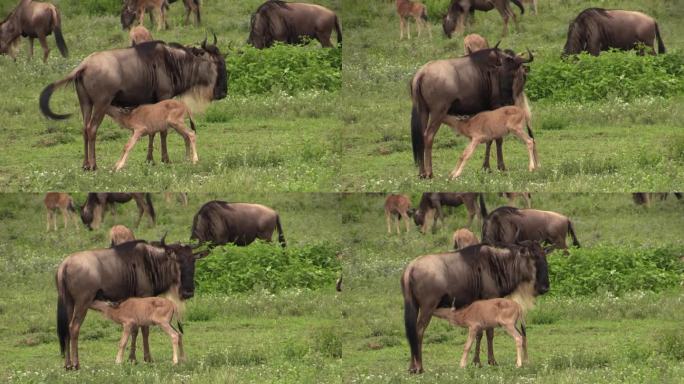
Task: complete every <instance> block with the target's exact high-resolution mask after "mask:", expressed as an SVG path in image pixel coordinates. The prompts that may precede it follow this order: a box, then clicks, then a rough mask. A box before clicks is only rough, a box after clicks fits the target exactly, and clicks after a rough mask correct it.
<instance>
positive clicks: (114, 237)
mask: <svg viewBox="0 0 684 384" xmlns="http://www.w3.org/2000/svg"><path fill="white" fill-rule="evenodd" d="M109 240H110V243H109V244H110V246H111V247H114V246H117V245H119V244H123V243H126V242H128V241H135V235H134V234H133V231H131V230H130V229H128V227H126V226H125V225H121V224H117V225H115V226H113V227H112V228H111V229H110V230H109Z"/></svg>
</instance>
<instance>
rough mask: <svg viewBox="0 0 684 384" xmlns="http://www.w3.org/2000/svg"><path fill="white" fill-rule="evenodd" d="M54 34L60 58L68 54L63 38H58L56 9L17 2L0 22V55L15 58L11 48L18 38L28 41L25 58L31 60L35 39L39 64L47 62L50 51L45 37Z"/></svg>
mask: <svg viewBox="0 0 684 384" xmlns="http://www.w3.org/2000/svg"><path fill="white" fill-rule="evenodd" d="M52 32H54V33H55V42H56V43H57V48H58V49H59V53H61V54H62V56H63V57H67V56H68V55H69V50H68V49H67V46H66V43H65V42H64V36H62V19H61V16H60V15H59V11H58V10H57V7H55V6H54V5H52V4H50V3H37V2H36V3H34V2H32V1H31V0H21V1H20V2H19V5H17V6H16V8H14V10H12V12H10V14H9V15H8V16H7V17H6V18H5V20H3V21H2V22H0V53H6V54H9V55H10V56H11V57H12V59H14V58H16V52H15V48H16V45H17V44H19V37H22V36H23V37H28V39H29V59H30V58H32V57H33V40H34V39H36V38H37V39H38V42H40V46H41V47H43V62H44V63H45V62H47V59H48V55H49V53H50V48H48V45H47V39H46V36H50V34H52Z"/></svg>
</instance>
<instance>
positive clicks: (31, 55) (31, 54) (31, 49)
mask: <svg viewBox="0 0 684 384" xmlns="http://www.w3.org/2000/svg"><path fill="white" fill-rule="evenodd" d="M31 59H33V37H29V60H31Z"/></svg>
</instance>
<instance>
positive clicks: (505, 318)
mask: <svg viewBox="0 0 684 384" xmlns="http://www.w3.org/2000/svg"><path fill="white" fill-rule="evenodd" d="M438 311H439V312H440V315H441V317H444V318H446V319H447V320H449V322H450V323H451V324H452V325H455V326H458V327H463V328H468V340H467V341H466V343H465V346H464V348H463V355H462V356H461V363H460V366H461V368H465V367H466V364H467V361H468V352H470V347H472V345H473V341H475V339H476V338H477V337H479V336H478V335H481V334H482V331H484V330H489V329H492V328H494V327H503V328H504V329H505V330H506V332H508V334H509V335H511V337H512V338H513V339H514V340H515V351H516V361H515V365H516V366H517V367H521V366H522V364H523V362H527V332H526V330H525V317H524V311H523V308H522V306H521V305H520V304H518V303H516V302H515V301H513V300H510V299H501V298H497V299H489V300H478V301H476V302H474V303H472V304H470V305H469V306H467V307H465V308H462V309H456V308H452V309H451V310H449V311H446V310H444V309H439V310H438ZM435 315H436V316H440V315H437V314H435ZM518 323H520V330H518V328H517V325H518ZM478 353H479V351H478Z"/></svg>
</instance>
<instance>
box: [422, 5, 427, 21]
mask: <svg viewBox="0 0 684 384" xmlns="http://www.w3.org/2000/svg"><path fill="white" fill-rule="evenodd" d="M420 18H421V19H423V20H425V21H428V17H427V7H423V11H422V12H421V13H420Z"/></svg>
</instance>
